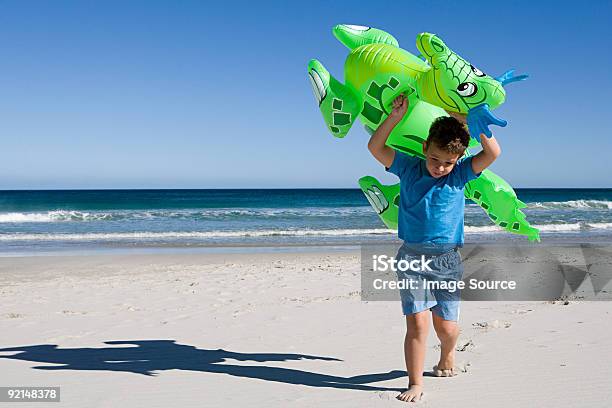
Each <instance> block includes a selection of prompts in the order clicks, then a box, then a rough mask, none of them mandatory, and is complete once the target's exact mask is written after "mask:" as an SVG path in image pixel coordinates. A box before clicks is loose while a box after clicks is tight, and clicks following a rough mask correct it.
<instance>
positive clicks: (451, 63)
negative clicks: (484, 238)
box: [308, 25, 540, 241]
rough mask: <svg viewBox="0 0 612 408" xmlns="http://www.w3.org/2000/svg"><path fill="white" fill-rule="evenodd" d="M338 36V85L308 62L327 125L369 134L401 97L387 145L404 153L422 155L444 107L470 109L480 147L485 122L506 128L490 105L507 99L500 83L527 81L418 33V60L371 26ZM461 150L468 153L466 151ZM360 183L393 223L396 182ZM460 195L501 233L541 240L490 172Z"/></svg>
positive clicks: (341, 30) (337, 30)
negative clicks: (495, 73)
mask: <svg viewBox="0 0 612 408" xmlns="http://www.w3.org/2000/svg"><path fill="white" fill-rule="evenodd" d="M333 33H334V35H335V37H336V38H337V39H338V40H339V41H340V42H342V44H344V45H345V46H346V47H348V48H349V50H350V53H349V55H348V57H347V58H346V62H345V66H344V72H345V83H344V84H342V83H340V82H339V81H338V80H336V79H335V78H334V77H332V76H331V75H330V74H329V72H328V71H327V70H326V69H325V68H324V67H323V65H322V64H321V63H320V62H319V61H317V60H314V59H313V60H311V61H310V62H309V64H308V74H309V77H310V80H311V84H312V88H313V91H314V94H315V97H316V99H317V102H318V103H319V108H320V110H321V113H322V114H323V118H324V120H325V123H326V125H327V127H328V128H329V130H330V131H331V132H332V134H333V135H334V136H336V137H339V138H342V137H344V136H346V134H347V133H348V131H349V130H350V128H351V126H352V125H353V123H354V122H355V120H356V119H360V120H361V122H362V123H363V124H364V126H365V128H366V130H367V131H368V132H369V133H372V132H373V131H374V130H375V129H377V128H378V126H379V125H380V124H381V123H382V122H383V121H384V119H385V118H386V117H387V116H388V115H389V113H390V112H391V104H392V102H393V100H394V99H395V98H396V97H397V96H398V95H400V94H402V93H403V94H404V95H406V96H407V97H408V101H409V105H408V111H407V112H406V115H404V118H403V120H402V121H401V122H400V123H399V124H398V125H397V126H396V127H395V128H394V129H393V131H392V132H391V134H390V135H389V138H388V139H387V145H388V146H389V147H391V148H393V149H396V150H398V151H401V152H404V153H406V154H409V155H412V156H417V157H420V158H423V159H424V158H425V156H424V155H423V141H425V140H426V139H427V135H428V133H429V127H430V125H431V123H432V122H433V121H434V119H436V118H437V117H440V116H447V115H448V113H447V111H451V112H457V113H462V114H467V124H468V128H469V130H470V134H471V135H472V139H471V141H470V146H469V147H474V146H477V145H478V144H479V142H480V134H482V133H484V134H486V135H487V136H489V137H490V136H491V131H490V130H489V128H488V126H489V125H492V124H494V125H498V126H505V125H506V121H504V120H501V119H499V118H497V117H495V116H494V115H493V114H492V113H491V110H492V109H495V108H497V107H498V106H499V105H501V104H502V103H503V102H504V101H505V98H506V93H505V90H504V85H506V84H508V83H511V82H515V81H519V80H522V79H525V78H526V75H519V76H514V73H513V71H508V72H506V73H505V74H503V75H502V76H500V77H497V78H493V77H490V76H488V75H486V74H485V73H483V72H482V71H480V70H479V69H478V68H476V67H474V66H473V65H471V64H470V63H469V62H467V61H465V60H464V59H463V58H461V57H460V56H459V55H457V54H456V53H454V52H453V51H452V50H450V49H449V48H448V47H447V46H446V44H445V43H444V42H443V41H442V40H441V39H440V38H439V37H437V36H436V35H434V34H430V33H421V34H419V35H418V36H417V41H416V46H417V48H418V49H419V51H420V53H421V56H422V58H423V59H422V58H419V57H417V56H415V55H413V54H411V53H409V52H408V51H406V50H403V49H402V48H399V43H398V42H397V40H396V39H395V38H394V37H393V36H391V35H390V34H388V33H386V32H384V31H382V30H378V29H376V28H370V27H362V26H353V25H338V26H336V27H334V29H333ZM466 154H468V155H469V151H468V150H467V149H466ZM359 186H360V187H361V189H362V191H363V192H364V194H365V196H366V198H367V199H368V201H369V202H370V204H371V205H372V207H373V208H374V209H375V210H376V212H377V213H378V215H379V216H380V218H381V219H382V221H383V222H384V224H385V225H386V226H387V227H388V228H391V229H396V228H397V217H398V211H399V207H398V206H399V191H400V188H399V183H398V184H395V185H392V186H384V185H382V184H381V183H379V182H378V181H377V180H376V179H375V178H374V177H371V176H366V177H363V178H361V179H360V180H359ZM465 196H466V197H467V198H469V199H470V200H472V201H474V202H475V203H476V204H478V205H479V206H480V207H482V209H483V210H485V212H486V213H487V214H488V216H489V218H490V219H491V220H492V221H493V222H494V223H495V224H496V225H498V226H499V227H501V228H503V229H505V230H506V231H509V232H512V233H515V234H520V235H525V236H527V237H528V238H529V240H531V241H536V240H537V241H539V239H540V238H539V231H538V229H537V228H534V227H532V226H531V225H530V224H529V222H528V221H527V220H526V219H525V214H524V213H523V212H522V211H521V208H525V207H526V205H525V204H524V203H523V202H522V201H520V200H519V199H518V198H517V196H516V193H515V192H514V190H513V189H512V187H511V186H510V185H509V184H508V183H507V182H506V181H504V180H503V179H502V178H501V177H499V176H497V175H496V174H494V173H493V172H492V171H490V170H485V171H483V172H482V174H481V176H480V177H478V178H477V179H475V180H472V181H470V182H469V183H468V184H467V185H466V186H465Z"/></svg>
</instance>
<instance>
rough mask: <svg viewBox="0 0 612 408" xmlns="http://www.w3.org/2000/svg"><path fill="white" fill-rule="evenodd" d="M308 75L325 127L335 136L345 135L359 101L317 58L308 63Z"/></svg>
mask: <svg viewBox="0 0 612 408" xmlns="http://www.w3.org/2000/svg"><path fill="white" fill-rule="evenodd" d="M308 76H309V78H310V83H311V85H312V91H313V92H314V95H315V98H316V99H317V102H318V103H319V109H320V110H321V113H322V114H323V120H324V121H325V124H326V125H327V128H328V129H329V130H330V131H331V132H332V134H333V135H334V136H336V137H344V136H346V134H347V133H348V131H349V130H350V129H351V126H352V125H353V123H354V122H355V119H357V115H359V112H360V111H361V105H362V104H361V101H360V100H359V98H358V97H357V95H356V94H355V93H354V92H353V91H352V90H351V89H350V88H349V87H347V86H344V85H343V84H341V83H340V82H338V80H336V78H334V77H333V76H331V75H330V74H329V72H328V71H327V70H326V69H325V67H324V66H323V64H321V63H320V62H319V61H317V60H314V59H313V60H310V62H309V63H308Z"/></svg>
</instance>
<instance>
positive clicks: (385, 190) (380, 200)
mask: <svg viewBox="0 0 612 408" xmlns="http://www.w3.org/2000/svg"><path fill="white" fill-rule="evenodd" d="M359 187H361V191H363V194H365V196H366V198H367V199H368V202H369V203H370V205H371V206H372V208H374V211H376V213H377V214H378V216H379V217H380V219H381V220H382V222H383V223H384V224H385V225H386V226H387V228H390V229H397V218H398V214H399V192H400V185H399V183H397V184H394V185H392V186H383V185H382V184H380V183H379V182H378V180H376V179H375V178H374V177H372V176H365V177H362V178H360V179H359Z"/></svg>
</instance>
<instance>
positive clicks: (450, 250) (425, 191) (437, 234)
mask: <svg viewBox="0 0 612 408" xmlns="http://www.w3.org/2000/svg"><path fill="white" fill-rule="evenodd" d="M407 108H408V100H407V99H406V97H405V96H404V95H400V96H398V97H397V98H396V99H395V100H394V101H393V111H392V112H391V114H390V115H389V116H388V117H387V119H385V121H384V122H383V123H382V124H381V125H380V126H379V128H378V129H377V130H376V132H374V134H373V135H372V137H371V138H370V142H369V143H368V149H369V150H370V152H371V153H372V155H373V156H374V157H375V158H376V159H377V160H378V161H379V162H381V163H382V164H383V165H384V166H385V168H386V170H387V171H389V172H390V173H393V174H395V175H397V176H398V177H399V178H400V209H399V219H398V225H399V228H398V235H399V238H400V239H402V240H403V241H404V244H403V245H402V247H401V248H400V250H399V251H398V256H397V259H398V260H400V259H406V260H410V259H409V258H411V257H415V259H416V257H417V256H419V253H420V254H427V255H432V256H433V257H432V259H433V262H432V265H433V270H434V274H435V275H437V276H438V277H440V276H441V277H442V278H443V279H447V278H449V277H452V279H454V280H460V279H461V275H462V273H463V269H462V265H461V256H460V254H459V252H458V250H457V248H458V247H461V246H462V245H463V212H464V206H465V199H464V195H463V190H464V186H465V184H466V183H468V182H469V181H470V180H473V179H475V178H477V177H478V176H479V175H480V173H481V172H482V171H483V170H484V169H486V168H487V167H489V165H491V163H493V162H494V161H495V159H497V157H498V156H499V155H500V153H501V149H500V147H499V145H498V144H497V141H496V140H495V138H494V137H491V138H487V137H486V136H485V135H481V144H482V151H481V152H480V153H478V154H477V155H475V156H472V157H467V158H463V159H460V158H461V156H463V153H464V152H465V149H466V148H467V146H468V143H469V141H470V135H469V133H468V131H467V129H466V127H465V119H464V118H463V117H462V116H461V115H458V114H454V115H453V116H451V117H441V118H437V119H436V120H435V121H434V122H433V124H432V125H431V128H430V130H429V136H428V138H427V141H426V142H424V143H423V153H424V154H425V158H426V160H422V159H420V158H417V157H412V156H408V155H406V154H403V153H401V152H396V151H395V150H393V149H391V148H390V147H388V146H386V145H385V143H386V141H387V138H388V137H389V134H390V133H391V131H392V130H393V128H394V127H395V126H396V125H397V124H398V123H399V122H400V121H401V119H402V118H403V116H404V114H405V113H406V110H407ZM398 276H400V277H401V273H400V272H398ZM412 276H415V275H414V274H413V275H412ZM421 279H422V277H421ZM410 292H411V291H409V290H402V291H400V295H401V298H402V309H403V313H404V315H405V316H406V336H405V339H404V356H405V360H406V369H407V371H408V376H409V382H408V389H407V390H406V391H404V392H403V393H401V394H400V395H398V396H397V398H398V399H400V400H402V401H406V402H416V401H418V400H420V399H421V396H422V394H423V364H424V360H425V346H426V341H427V334H428V331H429V316H430V310H431V312H432V313H431V315H432V319H433V326H434V329H435V331H436V334H437V336H438V338H439V339H440V343H441V348H440V360H439V362H438V364H436V365H435V366H434V375H436V376H444V377H447V376H453V375H455V368H454V363H455V362H454V351H455V344H456V342H457V337H458V336H459V327H458V325H457V319H458V317H459V300H458V297H457V292H454V293H450V291H444V290H441V289H438V290H433V291H432V293H420V295H421V296H423V297H419V298H418V299H415V294H414V293H410Z"/></svg>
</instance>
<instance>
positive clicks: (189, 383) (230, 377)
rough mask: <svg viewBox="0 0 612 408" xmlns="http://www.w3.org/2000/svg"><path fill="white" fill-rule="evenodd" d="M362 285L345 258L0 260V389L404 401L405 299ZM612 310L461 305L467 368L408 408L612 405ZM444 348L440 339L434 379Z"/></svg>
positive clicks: (200, 400)
mask: <svg viewBox="0 0 612 408" xmlns="http://www.w3.org/2000/svg"><path fill="white" fill-rule="evenodd" d="M359 291H360V266H359V252H357V251H349V250H347V251H340V252H338V251H327V250H325V249H321V250H320V251H318V252H301V253H300V252H295V253H290V252H286V253H273V252H269V253H265V252H264V253H243V254H229V253H228V254H197V253H194V254H185V253H177V254H154V255H153V254H146V255H145V254H132V255H116V254H115V255H112V254H106V255H88V256H44V257H43V256H39V257H10V258H0V295H1V296H2V308H1V310H0V333H2V335H1V336H0V386H60V387H61V399H62V402H61V404H55V405H52V406H62V407H145V406H146V407H167V406H170V405H172V406H179V407H234V406H249V407H259V406H262V407H263V406H265V407H287V406H291V407H399V406H403V405H406V403H402V402H399V401H397V400H396V399H395V396H396V395H397V394H398V391H399V390H401V389H402V388H403V387H405V385H406V383H407V378H406V377H405V372H404V362H403V354H402V343H403V336H404V332H405V326H404V318H403V316H402V315H401V308H400V305H399V304H398V303H397V302H372V301H370V302H364V301H361V300H360V292H359ZM610 305H611V304H610V303H609V302H605V301H592V302H586V301H585V302H578V301H570V302H563V301H558V302H544V301H538V302H463V304H462V309H461V319H460V326H461V336H460V339H459V342H458V347H457V348H458V350H460V351H457V363H458V366H459V368H460V370H461V373H460V375H458V376H456V377H453V378H435V377H433V376H426V377H425V397H424V399H423V400H422V401H421V402H419V403H418V404H412V405H417V406H427V407H490V406H502V407H505V406H508V407H510V406H511V407H577V406H589V407H604V406H609V404H610V400H611V398H612V383H611V382H610V374H611V373H612V324H611V322H612V308H611V307H610ZM438 352H439V350H438V342H437V339H436V338H435V335H434V334H433V331H432V332H430V338H429V343H428V350H427V357H426V366H425V368H426V371H431V367H432V366H433V365H434V364H435V363H436V362H437V357H438ZM50 404H51V403H49V404H41V403H32V404H28V403H22V404H21V405H19V406H20V407H26V406H28V405H32V406H35V407H41V406H45V405H50ZM7 406H8V404H7Z"/></svg>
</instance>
